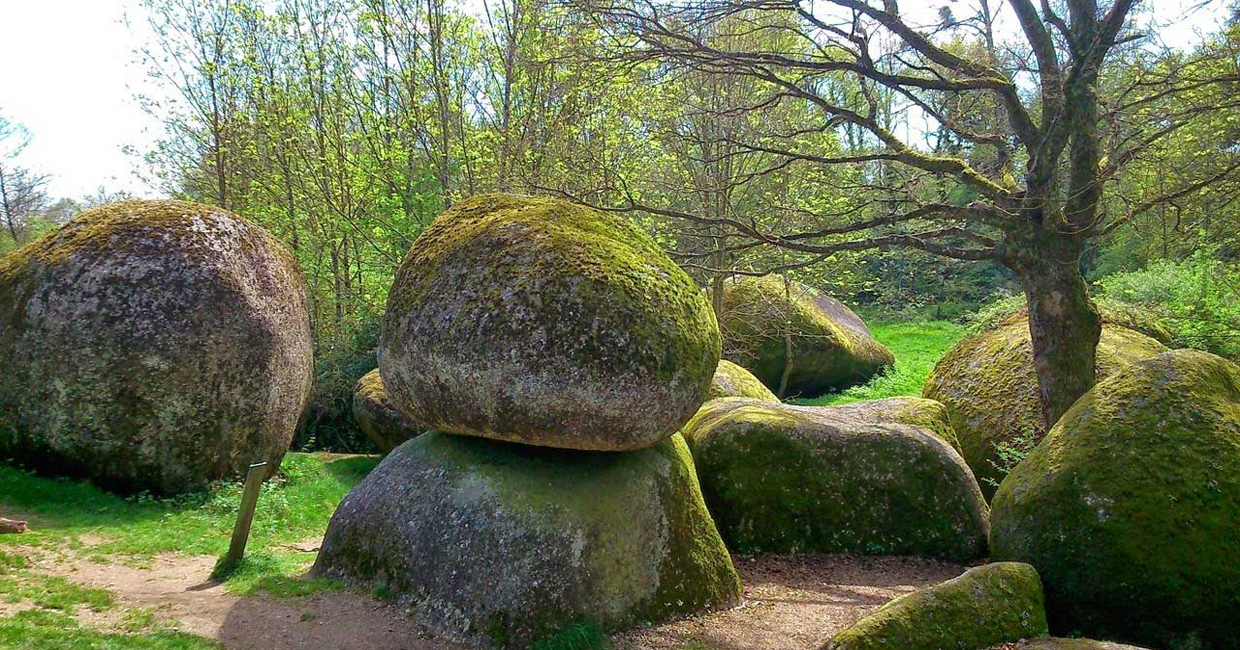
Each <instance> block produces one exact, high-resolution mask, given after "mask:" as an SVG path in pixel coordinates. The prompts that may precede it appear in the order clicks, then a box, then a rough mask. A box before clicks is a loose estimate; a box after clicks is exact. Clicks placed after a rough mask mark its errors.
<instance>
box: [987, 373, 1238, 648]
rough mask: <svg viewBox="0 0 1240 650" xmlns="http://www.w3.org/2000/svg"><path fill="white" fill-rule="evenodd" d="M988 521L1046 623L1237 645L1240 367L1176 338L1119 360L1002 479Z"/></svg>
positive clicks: (1184, 643)
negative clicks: (1158, 350) (1172, 347)
mask: <svg viewBox="0 0 1240 650" xmlns="http://www.w3.org/2000/svg"><path fill="white" fill-rule="evenodd" d="M993 525H994V528H993V533H992V537H991V550H992V552H993V554H994V556H995V557H996V558H1003V559H1015V560H1020V561H1023V562H1029V563H1030V564H1032V565H1034V566H1035V567H1037V569H1038V572H1039V573H1040V574H1041V575H1042V579H1043V581H1045V583H1046V593H1047V604H1048V609H1049V612H1050V617H1051V628H1052V630H1055V631H1058V632H1066V631H1072V632H1074V633H1075V632H1081V633H1084V634H1087V635H1090V636H1101V637H1105V638H1116V639H1123V640H1128V641H1132V642H1134V643H1142V644H1148V645H1151V646H1153V647H1170V648H1213V649H1216V650H1219V649H1235V648H1240V637H1238V636H1237V635H1236V622H1237V621H1240V562H1237V561H1236V558H1237V557H1240V534H1238V531H1240V367H1238V366H1236V365H1235V364H1233V363H1231V362H1229V361H1226V360H1224V359H1222V358H1220V357H1216V356H1214V355H1211V354H1207V353H1204V352H1195V351H1190V350H1176V351H1173V352H1167V353H1164V354H1160V355H1158V356H1155V357H1153V358H1150V359H1146V360H1144V361H1139V362H1136V363H1134V364H1132V365H1130V366H1128V367H1126V368H1122V369H1120V370H1118V371H1116V372H1115V373H1113V374H1112V375H1111V376H1110V377H1108V378H1107V379H1105V380H1103V381H1102V382H1100V383H1098V384H1097V385H1096V386H1094V388H1093V389H1091V390H1090V391H1089V392H1087V393H1086V394H1085V395H1084V396H1082V397H1081V398H1080V399H1079V400H1077V402H1076V403H1075V404H1074V405H1073V406H1072V408H1071V409H1069V410H1068V412H1067V413H1065V414H1064V416H1063V417H1062V418H1060V420H1059V422H1058V423H1056V424H1055V426H1054V427H1053V428H1052V429H1051V430H1050V432H1049V433H1048V434H1047V435H1046V437H1045V438H1044V439H1043V440H1042V442H1041V443H1040V444H1039V445H1038V446H1037V448H1036V449H1034V451H1033V453H1031V454H1030V455H1029V457H1028V458H1027V459H1025V461H1024V462H1022V463H1021V464H1019V465H1017V466H1016V469H1014V470H1013V471H1012V473H1011V474H1010V475H1009V476H1008V477H1007V479H1005V480H1004V481H1003V484H1002V485H1000V486H999V491H998V493H996V494H995V499H994V514H993Z"/></svg>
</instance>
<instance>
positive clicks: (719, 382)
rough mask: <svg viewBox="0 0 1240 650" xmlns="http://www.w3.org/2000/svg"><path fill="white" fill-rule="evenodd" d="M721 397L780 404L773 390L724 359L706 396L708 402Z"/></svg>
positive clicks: (746, 371)
mask: <svg viewBox="0 0 1240 650" xmlns="http://www.w3.org/2000/svg"><path fill="white" fill-rule="evenodd" d="M720 397H749V398H752V399H760V400H762V401H764V402H778V401H779V398H778V397H776V396H775V393H772V392H771V389H769V388H767V387H766V385H765V384H763V383H762V382H761V381H759V380H758V378H757V377H754V376H753V373H751V372H749V371H748V370H745V369H744V368H742V367H740V366H738V365H736V364H735V363H732V362H731V361H728V360H727V359H722V360H720V361H719V367H718V368H715V378H714V379H712V380H711V382H710V391H709V392H708V393H707V394H706V399H707V401H710V400H712V399H719V398H720Z"/></svg>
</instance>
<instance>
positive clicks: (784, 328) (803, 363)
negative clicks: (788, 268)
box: [719, 275, 895, 395]
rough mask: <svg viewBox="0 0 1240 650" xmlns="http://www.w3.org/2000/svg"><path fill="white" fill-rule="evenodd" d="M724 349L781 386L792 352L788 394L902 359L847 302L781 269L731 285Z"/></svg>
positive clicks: (866, 375) (819, 389) (723, 322)
mask: <svg viewBox="0 0 1240 650" xmlns="http://www.w3.org/2000/svg"><path fill="white" fill-rule="evenodd" d="M719 325H720V327H721V329H722V331H723V352H724V356H726V357H727V358H729V359H732V360H734V361H736V363H738V364H740V365H742V366H744V367H745V368H746V369H748V370H749V371H750V372H752V373H753V374H754V375H755V376H757V378H758V379H760V380H762V383H764V384H766V386H767V387H768V388H770V389H771V390H778V389H779V386H780V383H781V382H782V380H783V376H784V372H785V369H786V368H787V367H788V364H789V360H788V350H787V346H788V341H787V338H788V335H789V334H790V335H791V343H792V360H791V369H790V370H789V372H788V382H787V388H786V393H787V394H788V395H820V394H822V393H825V392H827V391H829V390H833V389H838V388H845V387H848V386H852V385H854V384H860V383H864V382H866V381H868V380H869V379H870V378H871V377H873V376H874V375H876V374H878V373H879V372H881V371H882V370H883V369H884V368H886V367H887V366H890V365H891V364H892V363H894V362H895V357H894V356H893V355H892V354H891V351H890V350H888V349H887V348H886V347H884V346H883V344H881V343H879V342H878V341H877V340H875V339H874V336H873V335H872V334H870V330H869V328H867V327H866V326H865V323H864V322H862V320H861V318H860V317H858V316H857V315H856V314H855V313H853V311H852V310H851V309H849V308H848V307H846V306H845V305H844V304H843V303H841V302H839V301H838V300H835V299H834V298H831V297H830V296H827V295H826V294H823V293H821V292H819V291H816V290H814V289H811V288H809V287H807V286H805V285H803V284H801V283H799V282H792V283H791V285H790V286H789V287H788V288H787V291H786V288H785V286H784V279H783V278H782V277H781V276H778V275H768V276H763V277H744V278H739V279H736V280H733V281H729V282H727V283H726V284H725V285H724V293H723V310H722V316H721V317H720V324H719Z"/></svg>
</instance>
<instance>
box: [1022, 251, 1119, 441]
mask: <svg viewBox="0 0 1240 650" xmlns="http://www.w3.org/2000/svg"><path fill="white" fill-rule="evenodd" d="M1038 247H1039V248H1040V249H1041V250H1040V251H1039V254H1038V258H1039V259H1040V260H1041V261H1040V262H1039V263H1037V264H1031V265H1027V266H1026V265H1021V266H1019V267H1018V268H1016V269H1015V270H1016V272H1017V275H1019V276H1020V278H1021V282H1022V284H1023V286H1024V289H1025V300H1026V304H1027V305H1028V308H1029V334H1030V335H1031V337H1032V340H1033V367H1034V371H1035V372H1036V373H1037V376H1038V390H1039V393H1040V396H1041V399H1042V417H1043V420H1044V421H1045V423H1046V426H1047V428H1050V427H1051V426H1053V425H1054V424H1055V422H1057V421H1058V420H1059V418H1060V416H1062V415H1063V414H1064V412H1065V411H1067V410H1068V408H1069V407H1070V406H1072V404H1073V403H1074V402H1076V400H1077V398H1079V397H1080V396H1081V395H1084V394H1085V392H1086V391H1088V390H1089V389H1090V388H1092V387H1093V385H1094V381H1095V361H1094V355H1095V353H1096V352H1097V349H1098V338H1099V337H1100V336H1101V334H1102V317H1101V316H1100V315H1099V313H1098V309H1097V307H1095V306H1094V304H1093V302H1092V301H1091V300H1090V298H1089V288H1088V286H1087V285H1086V283H1085V278H1084V277H1082V275H1081V271H1080V256H1081V252H1082V243H1081V241H1080V240H1078V239H1074V238H1070V237H1065V236H1049V237H1048V236H1043V237H1042V238H1041V239H1039V240H1038Z"/></svg>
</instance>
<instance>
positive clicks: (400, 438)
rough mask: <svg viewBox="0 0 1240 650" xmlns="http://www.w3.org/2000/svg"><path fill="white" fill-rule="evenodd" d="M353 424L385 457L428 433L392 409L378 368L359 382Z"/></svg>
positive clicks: (355, 389)
mask: <svg viewBox="0 0 1240 650" xmlns="http://www.w3.org/2000/svg"><path fill="white" fill-rule="evenodd" d="M353 420H354V421H355V422H357V427H358V428H359V429H361V430H362V433H364V434H366V437H367V438H370V441H371V442H373V443H375V446H376V447H378V448H379V451H382V452H383V453H385V454H386V453H388V452H389V451H392V450H393V449H396V447H398V446H400V443H402V442H404V441H406V440H409V439H410V438H416V437H418V436H419V435H421V434H422V432H423V431H424V429H422V427H420V426H418V425H417V424H415V423H414V422H413V421H412V420H410V419H409V417H408V416H406V415H405V414H404V413H401V412H400V411H399V410H397V409H396V407H395V406H393V405H392V400H391V399H389V398H388V394H387V389H386V388H384V387H383V379H382V378H381V377H379V369H378V368H375V369H374V370H371V371H370V372H368V373H366V374H365V375H363V376H362V378H361V379H359V380H357V386H355V387H354V389H353Z"/></svg>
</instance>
